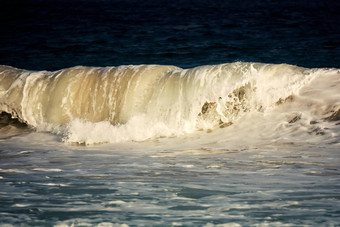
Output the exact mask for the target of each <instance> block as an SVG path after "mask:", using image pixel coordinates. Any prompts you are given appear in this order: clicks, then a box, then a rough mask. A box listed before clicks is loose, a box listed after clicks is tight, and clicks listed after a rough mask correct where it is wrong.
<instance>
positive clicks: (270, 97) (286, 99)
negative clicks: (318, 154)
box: [0, 62, 340, 144]
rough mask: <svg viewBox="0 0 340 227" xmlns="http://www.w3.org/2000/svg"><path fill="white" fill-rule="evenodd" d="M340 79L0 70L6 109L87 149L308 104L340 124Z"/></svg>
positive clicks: (233, 71) (321, 72)
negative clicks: (85, 146)
mask: <svg viewBox="0 0 340 227" xmlns="http://www.w3.org/2000/svg"><path fill="white" fill-rule="evenodd" d="M339 75H340V73H339V70H338V69H306V68H302V67H297V66H292V65H286V64H280V65H275V64H262V63H245V62H235V63H226V64H220V65H208V66H199V67H195V68H192V69H181V68H178V67H176V66H162V65H129V66H119V67H103V68H101V67H84V66H77V67H72V68H68V69H63V70H59V71H55V72H48V71H27V70H21V69H16V68H13V67H10V66H0V111H1V112H7V113H9V114H11V115H12V116H13V117H17V118H18V119H20V121H21V122H24V123H26V124H27V125H30V126H32V127H34V128H36V129H38V130H48V131H58V132H59V133H62V134H64V135H65V138H64V140H65V141H66V142H70V143H85V144H92V143H101V142H110V143H111V142H122V141H130V140H135V141H144V140H147V139H152V138H159V137H169V136H170V137H171V136H180V135H184V134H187V133H192V132H195V131H199V130H203V131H211V130H214V129H215V128H224V127H227V126H230V125H232V124H234V123H235V122H237V121H238V120H239V119H241V118H242V116H245V115H247V114H249V113H253V112H259V113H263V114H265V113H273V111H278V110H279V109H280V111H281V112H282V111H283V112H284V111H288V109H289V108H291V107H292V106H294V105H296V106H298V104H299V105H300V104H301V106H306V105H305V104H306V103H309V104H308V105H309V106H311V107H312V108H311V109H310V110H306V109H305V108H304V107H303V108H302V109H301V110H299V109H297V111H298V112H299V111H300V112H306V111H307V112H309V113H310V114H311V115H314V116H317V117H318V118H321V119H323V120H332V121H336V120H339V115H340V114H339V110H340V108H339V106H340V105H339V101H338V100H340V99H339V90H340V89H338V90H337V89H335V88H339ZM320 78H321V79H320ZM315 81H323V82H322V83H319V82H317V83H316V82H315ZM315 94H317V95H318V97H317V98H316V97H315ZM279 106H285V108H286V107H287V108H286V109H285V108H281V107H279ZM288 107H289V108H288ZM290 111H291V110H290ZM297 115H299V114H297ZM300 115H301V113H300ZM296 121H297V120H296ZM56 128H58V130H56Z"/></svg>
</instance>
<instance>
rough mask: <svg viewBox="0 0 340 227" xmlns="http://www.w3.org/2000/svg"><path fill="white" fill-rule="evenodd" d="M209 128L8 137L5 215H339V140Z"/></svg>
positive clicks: (270, 218) (179, 221) (1, 166)
mask: <svg viewBox="0 0 340 227" xmlns="http://www.w3.org/2000/svg"><path fill="white" fill-rule="evenodd" d="M221 130H226V129H221ZM202 136H207V135H206V134H205V133H202V134H197V135H195V136H194V137H191V138H181V139H176V138H173V139H160V140H159V141H149V142H140V143H124V144H115V145H110V144H103V145H98V146H90V147H83V146H69V145H65V144H62V143H60V142H59V141H60V139H61V138H59V137H57V136H54V135H51V134H46V133H30V134H26V135H22V136H18V137H13V138H11V139H7V140H1V141H0V143H1V147H2V149H1V152H0V155H1V156H0V160H1V162H0V173H1V179H0V184H1V197H0V200H1V201H2V203H1V204H2V205H1V211H0V216H1V222H2V223H10V224H13V225H14V226H16V225H19V224H22V223H26V224H28V225H29V226H40V225H41V226H65V225H67V226H71V225H73V224H74V225H75V226H96V225H98V226H105V225H104V224H106V226H113V225H114V224H115V225H114V226H116V224H126V225H128V226H150V225H152V226H155V225H161V226H176V225H179V226H181V225H182V226H183V225H189V226H192V225H196V226H214V225H219V224H228V225H229V224H230V225H231V224H235V225H236V224H237V225H241V226H244V225H266V224H268V225H271V226H272V225H289V226H296V225H299V226H301V225H316V224H317V225H326V226H336V225H337V224H338V223H339V221H340V216H339V208H340V203H339V199H340V193H339V189H340V169H339V162H340V154H339V149H340V147H339V143H333V144H313V143H310V144H308V143H297V144H295V143H282V144H278V143H277V142H276V143H273V144H266V145H261V146H256V147H254V146H242V145H240V148H236V149H235V148H228V145H226V144H224V145H222V144H219V146H216V147H218V148H216V149H214V148H212V147H211V144H206V143H202V139H201V137H202ZM209 136H214V135H209ZM199 141H201V142H199ZM200 143H201V144H200ZM188 147H191V149H188ZM110 223H111V224H110Z"/></svg>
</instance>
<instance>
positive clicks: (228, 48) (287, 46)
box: [0, 0, 340, 70]
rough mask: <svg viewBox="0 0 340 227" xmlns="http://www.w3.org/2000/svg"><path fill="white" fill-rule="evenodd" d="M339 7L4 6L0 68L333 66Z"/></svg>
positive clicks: (125, 1) (28, 1) (316, 2)
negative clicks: (241, 64) (231, 64)
mask: <svg viewBox="0 0 340 227" xmlns="http://www.w3.org/2000/svg"><path fill="white" fill-rule="evenodd" d="M339 12H340V1H331V0H326V1H320V0H308V1H307V0H306V1H299V0H285V1H269V0H263V1H254V0H225V1H222V0H215V1H206V0H176V1H168V0H143V1H138V0H4V1H1V2H0V17H1V18H0V26H1V30H0V64H3V65H11V66H15V67H18V68H25V69H33V70H57V69H61V68H65V67H71V66H75V65H86V66H117V65H126V64H170V65H176V66H179V67H183V68H189V67H194V66H198V65H206V64H217V63H225V62H235V61H251V62H264V63H288V64H293V65H298V66H304V67H336V68H339V67H340V56H339V53H340V13H339Z"/></svg>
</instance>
